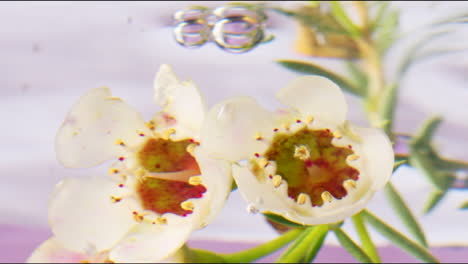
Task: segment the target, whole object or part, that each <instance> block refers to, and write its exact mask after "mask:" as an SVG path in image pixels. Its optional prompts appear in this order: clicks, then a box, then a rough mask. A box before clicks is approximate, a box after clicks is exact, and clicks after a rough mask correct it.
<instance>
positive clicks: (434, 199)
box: [423, 189, 448, 214]
mask: <svg viewBox="0 0 468 264" xmlns="http://www.w3.org/2000/svg"><path fill="white" fill-rule="evenodd" d="M447 190H448V189H447ZM446 193H447V191H444V192H441V191H439V190H435V191H432V193H431V194H430V195H429V199H428V200H427V202H426V205H425V206H424V209H423V213H424V214H428V213H430V212H431V211H432V210H433V209H434V208H435V207H436V206H437V204H439V202H440V201H441V200H442V198H444V196H445V194H446Z"/></svg>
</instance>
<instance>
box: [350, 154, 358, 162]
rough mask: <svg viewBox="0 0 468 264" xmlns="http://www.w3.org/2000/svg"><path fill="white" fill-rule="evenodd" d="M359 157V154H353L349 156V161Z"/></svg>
mask: <svg viewBox="0 0 468 264" xmlns="http://www.w3.org/2000/svg"><path fill="white" fill-rule="evenodd" d="M359 158H360V157H359V155H356V154H351V155H349V156H348V160H349V161H355V160H357V159H359Z"/></svg>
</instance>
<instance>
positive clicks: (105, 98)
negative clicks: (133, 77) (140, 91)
mask: <svg viewBox="0 0 468 264" xmlns="http://www.w3.org/2000/svg"><path fill="white" fill-rule="evenodd" d="M140 132H141V133H149V132H150V131H149V130H148V129H147V128H146V127H145V121H144V120H143V118H142V117H141V115H140V114H139V113H138V112H137V111H135V110H134V109H133V108H132V107H130V106H129V105H127V104H126V103H124V102H123V101H122V100H121V99H119V98H114V97H112V96H111V93H110V91H109V89H107V88H96V89H92V90H91V91H89V92H88V93H86V94H85V95H84V96H82V97H81V98H80V99H79V101H78V102H77V103H76V104H75V105H74V106H73V107H72V109H71V111H70V112H69V113H68V115H67V117H66V118H65V121H64V122H63V124H62V126H61V127H60V129H59V131H58V134H57V136H56V140H55V150H56V152H57V158H58V160H59V161H60V162H61V163H62V164H63V165H64V166H66V167H91V166H94V165H97V164H99V163H101V162H104V161H106V160H108V159H110V158H113V157H116V156H118V155H119V153H121V151H122V146H119V145H117V144H115V143H116V141H117V140H118V139H121V140H123V141H124V142H125V144H127V145H133V144H138V143H139V142H140V141H141V140H142V139H141V137H140V136H139V133H140Z"/></svg>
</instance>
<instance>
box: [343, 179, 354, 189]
mask: <svg viewBox="0 0 468 264" xmlns="http://www.w3.org/2000/svg"><path fill="white" fill-rule="evenodd" d="M343 186H344V187H345V189H347V190H351V189H356V182H355V181H353V180H346V181H344V182H343Z"/></svg>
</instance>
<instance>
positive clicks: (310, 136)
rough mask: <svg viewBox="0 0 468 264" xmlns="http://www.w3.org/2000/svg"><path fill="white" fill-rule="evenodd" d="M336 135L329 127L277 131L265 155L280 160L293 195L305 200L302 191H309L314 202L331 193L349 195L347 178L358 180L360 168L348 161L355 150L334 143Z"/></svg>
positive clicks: (279, 170)
mask: <svg viewBox="0 0 468 264" xmlns="http://www.w3.org/2000/svg"><path fill="white" fill-rule="evenodd" d="M333 138H334V136H333V134H332V133H331V132H330V130H328V129H327V130H311V129H308V128H303V129H300V130H298V131H297V132H295V133H294V134H292V135H288V134H286V133H278V134H276V135H275V137H274V138H273V141H272V144H271V146H270V147H269V148H268V150H267V151H266V152H265V154H264V156H265V158H266V159H267V160H272V161H275V162H276V174H278V175H280V176H281V177H282V178H283V179H285V180H286V181H287V183H288V196H289V197H291V198H293V199H297V200H298V202H299V203H301V202H300V200H301V199H300V198H301V197H300V195H301V194H302V193H303V194H307V195H309V197H310V200H311V202H312V206H321V205H323V203H324V200H329V199H326V198H327V197H326V196H327V195H329V194H331V195H332V196H333V197H335V198H337V199H341V198H343V197H345V196H346V195H347V191H346V189H345V188H344V187H343V182H344V181H346V180H354V181H356V180H358V178H359V171H358V170H357V169H355V168H353V167H350V166H349V165H348V164H347V163H346V158H347V157H348V156H349V155H351V154H353V153H354V152H353V150H352V149H351V148H343V147H336V146H334V145H333V144H332V142H331V141H332V139H333ZM327 192H328V194H327V195H325V198H324V194H325V193H327ZM298 197H299V198H298Z"/></svg>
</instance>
